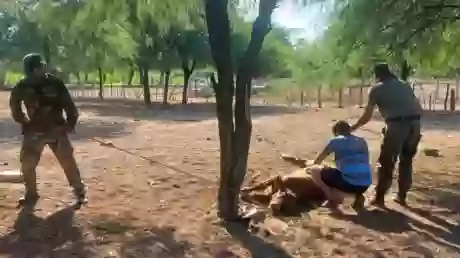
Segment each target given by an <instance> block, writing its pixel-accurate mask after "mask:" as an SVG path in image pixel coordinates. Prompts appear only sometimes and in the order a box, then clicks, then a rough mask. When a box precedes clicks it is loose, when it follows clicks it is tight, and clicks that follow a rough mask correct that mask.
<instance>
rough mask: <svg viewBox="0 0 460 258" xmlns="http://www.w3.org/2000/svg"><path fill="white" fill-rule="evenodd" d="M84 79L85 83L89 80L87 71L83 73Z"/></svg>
mask: <svg viewBox="0 0 460 258" xmlns="http://www.w3.org/2000/svg"><path fill="white" fill-rule="evenodd" d="M84 80H85V83H88V82H89V75H88V73H85V79H84Z"/></svg>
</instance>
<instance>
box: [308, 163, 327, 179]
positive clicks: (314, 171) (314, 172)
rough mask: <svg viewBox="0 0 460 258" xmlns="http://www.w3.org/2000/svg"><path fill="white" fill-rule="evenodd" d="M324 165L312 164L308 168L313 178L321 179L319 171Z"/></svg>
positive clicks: (320, 171)
mask: <svg viewBox="0 0 460 258" xmlns="http://www.w3.org/2000/svg"><path fill="white" fill-rule="evenodd" d="M323 168H324V166H323V165H313V166H311V168H310V173H311V175H312V177H313V178H316V179H321V173H322V171H323Z"/></svg>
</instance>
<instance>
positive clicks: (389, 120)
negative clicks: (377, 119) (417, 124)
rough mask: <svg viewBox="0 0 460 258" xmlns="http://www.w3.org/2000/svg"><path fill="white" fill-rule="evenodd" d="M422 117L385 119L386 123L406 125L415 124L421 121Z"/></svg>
mask: <svg viewBox="0 0 460 258" xmlns="http://www.w3.org/2000/svg"><path fill="white" fill-rule="evenodd" d="M420 118H421V116H420V115H410V116H395V117H390V118H387V119H385V123H404V122H413V121H420Z"/></svg>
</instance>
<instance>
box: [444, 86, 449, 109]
mask: <svg viewBox="0 0 460 258" xmlns="http://www.w3.org/2000/svg"><path fill="white" fill-rule="evenodd" d="M449 92H450V84H447V87H446V96H445V97H444V111H447V102H449Z"/></svg>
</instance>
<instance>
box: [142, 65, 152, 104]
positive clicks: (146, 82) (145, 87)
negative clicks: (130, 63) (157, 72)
mask: <svg viewBox="0 0 460 258" xmlns="http://www.w3.org/2000/svg"><path fill="white" fill-rule="evenodd" d="M139 76H140V82H141V85H142V88H143V90H144V103H145V105H147V106H149V105H150V104H152V100H151V99H150V84H149V68H148V67H146V66H140V67H139Z"/></svg>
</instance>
